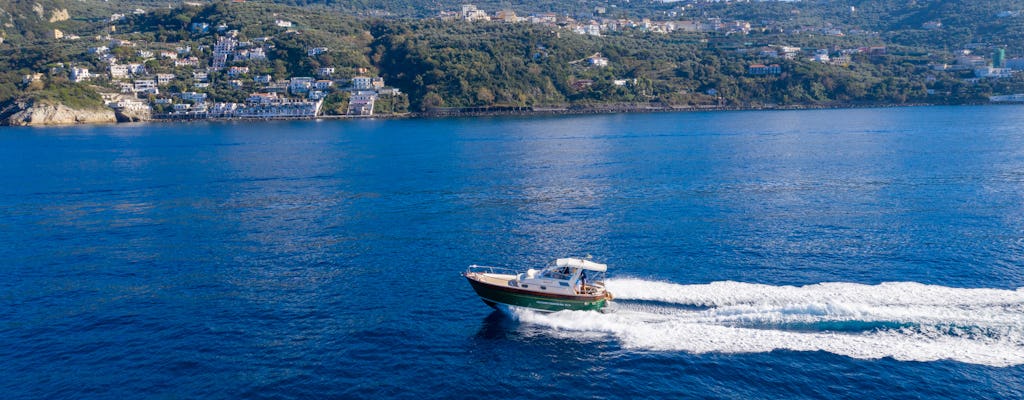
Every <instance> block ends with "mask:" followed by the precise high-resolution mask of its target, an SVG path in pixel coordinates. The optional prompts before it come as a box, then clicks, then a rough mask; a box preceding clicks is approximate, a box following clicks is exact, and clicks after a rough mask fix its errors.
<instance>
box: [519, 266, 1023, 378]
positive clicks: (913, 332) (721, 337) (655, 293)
mask: <svg viewBox="0 0 1024 400" xmlns="http://www.w3.org/2000/svg"><path fill="white" fill-rule="evenodd" d="M607 284H608V288H609V290H610V291H611V292H612V293H613V294H614V295H615V297H616V300H617V301H616V303H617V304H616V311H615V312H612V313H597V312H581V311H565V312H558V313H553V314H541V313H535V312H531V311H527V310H516V311H515V312H514V315H515V317H516V318H517V319H519V320H520V321H521V322H524V323H527V324H531V325H537V326H543V327H547V328H550V332H552V333H553V334H555V335H564V336H569V337H580V338H584V337H591V336H593V335H594V334H603V335H607V336H611V337H613V338H615V339H616V340H618V341H619V342H620V343H621V345H622V346H623V347H625V348H627V349H637V350H648V351H684V352H691V353H707V352H720V353H759V352H769V351H773V350H793V351H826V352H830V353H835V354H840V355H844V356H849V357H854V358H860V359H878V358H884V357H891V358H894V359H896V360H904V361H935V360H955V361H960V362H964V363H972V364H982V365H990V366H1000V367H1005V366H1013V365H1020V364H1024V290H1020V289H1018V290H1001V289H963V288H951V287H944V286H936V285H925V284H921V283H915V282H887V283H882V284H878V285H863V284H854V283H838V282H836V283H820V284H814V285H808V286H772V285H762V284H751V283H741V282H713V283H709V284H702V285H680V284H674V283H669V282H656V281H646V280H639V279H615V280H610V281H608V282H607Z"/></svg>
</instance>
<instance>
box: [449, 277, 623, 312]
mask: <svg viewBox="0 0 1024 400" xmlns="http://www.w3.org/2000/svg"><path fill="white" fill-rule="evenodd" d="M465 277H466V280H468V281H469V284H470V285H471V286H473V290H474V291H476V294H477V295H478V296H480V299H481V300H483V301H484V303H485V304H487V305H489V306H491V307H494V308H498V307H497V305H498V304H504V305H509V306H516V307H527V308H532V309H536V310H541V311H551V312H554V311H563V310H600V309H601V308H603V307H604V306H606V305H607V304H608V299H607V298H606V297H605V296H604V295H603V294H602V295H598V296H566V295H558V294H550V293H541V292H533V291H529V290H523V289H517V288H513V287H508V286H498V285H494V284H489V283H486V282H480V281H479V280H477V279H474V277H473V276H472V275H465Z"/></svg>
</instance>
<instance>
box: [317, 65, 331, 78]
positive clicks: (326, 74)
mask: <svg viewBox="0 0 1024 400" xmlns="http://www.w3.org/2000/svg"><path fill="white" fill-rule="evenodd" d="M316 75H317V76H319V77H321V78H330V77H331V75H334V67H321V68H320V69H318V70H316Z"/></svg>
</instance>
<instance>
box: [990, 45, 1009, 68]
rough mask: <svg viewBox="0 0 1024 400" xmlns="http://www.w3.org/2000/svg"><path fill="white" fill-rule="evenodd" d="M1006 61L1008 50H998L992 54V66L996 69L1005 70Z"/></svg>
mask: <svg viewBox="0 0 1024 400" xmlns="http://www.w3.org/2000/svg"><path fill="white" fill-rule="evenodd" d="M1005 61H1006V49H996V50H995V51H994V52H993V53H992V66H993V67H996V68H1003V64H1004V63H1005Z"/></svg>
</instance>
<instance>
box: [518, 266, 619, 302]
mask: <svg viewBox="0 0 1024 400" xmlns="http://www.w3.org/2000/svg"><path fill="white" fill-rule="evenodd" d="M607 271H608V266H607V265H605V264H599V263H596V262H593V261H587V260H584V259H580V258H559V259H557V260H555V262H553V263H551V264H549V265H548V266H546V267H544V268H543V269H541V270H539V271H538V270H535V269H532V268H531V269H529V270H527V271H526V272H525V273H521V274H519V275H517V276H516V278H515V279H514V280H510V281H509V282H508V284H509V286H513V287H520V288H523V289H528V290H534V291H542V292H546V293H558V294H565V295H588V294H589V295H596V294H599V293H602V292H603V291H604V278H605V272H607Z"/></svg>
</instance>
